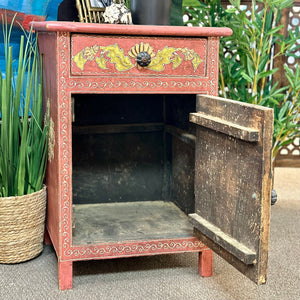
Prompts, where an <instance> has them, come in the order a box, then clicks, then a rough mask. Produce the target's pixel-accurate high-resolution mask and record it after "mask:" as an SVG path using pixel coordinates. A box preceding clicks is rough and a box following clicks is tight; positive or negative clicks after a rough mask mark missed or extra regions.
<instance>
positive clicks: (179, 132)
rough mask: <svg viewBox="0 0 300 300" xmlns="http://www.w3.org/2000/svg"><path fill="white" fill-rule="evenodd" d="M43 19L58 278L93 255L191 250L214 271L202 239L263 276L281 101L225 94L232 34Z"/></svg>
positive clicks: (202, 267)
mask: <svg viewBox="0 0 300 300" xmlns="http://www.w3.org/2000/svg"><path fill="white" fill-rule="evenodd" d="M33 27H34V29H35V30H36V31H38V41H39V49H40V52H41V54H43V58H44V85H45V89H44V90H45V101H49V102H50V103H51V131H50V133H51V134H50V146H49V165H48V170H47V186H48V210H47V231H48V233H49V236H50V239H51V242H52V243H53V245H54V248H55V251H56V254H57V257H58V278H59V286H60V288H61V289H68V288H72V264H73V262H74V261H79V260H88V259H110V258H117V257H130V256H143V255H156V254H164V253H180V252H190V251H193V252H199V254H200V255H199V272H200V274H201V275H202V276H211V275H212V251H211V250H210V249H209V248H207V246H205V245H204V244H203V243H202V241H203V242H204V243H205V244H206V245H208V246H209V247H210V248H211V249H213V250H215V251H217V252H218V253H220V254H221V255H222V256H223V257H224V258H225V259H227V260H228V261H229V262H230V263H233V264H235V265H236V266H237V267H238V268H239V269H240V270H241V271H242V272H244V273H246V275H247V276H248V277H250V278H251V279H252V280H254V281H256V282H258V283H262V282H264V281H265V275H266V267H267V248H268V232H269V230H268V217H269V215H268V214H269V213H268V211H269V208H270V204H269V202H270V201H269V198H268V197H269V196H270V180H271V173H270V172H271V171H270V147H271V135H272V134H271V131H272V111H271V110H268V109H262V108H259V107H252V106H248V105H246V104H240V103H237V102H232V101H227V100H224V99H221V98H216V97H213V96H216V95H217V90H218V43H219V37H220V36H222V35H223V36H224V35H229V34H231V32H230V30H229V29H226V28H187V27H166V26H136V25H104V24H101V25H100V24H81V23H69V22H35V23H34V24H33ZM197 94H202V96H196V95H197ZM190 113H191V114H190ZM189 118H190V122H189ZM244 154H246V156H245V155H244ZM245 157H246V158H245ZM251 173H252V174H253V176H250V175H249V174H251ZM188 214H189V215H190V217H189V218H190V222H189V221H188V218H187V215H188ZM220 214H221V216H220ZM240 223H243V226H241V225H238V224H240ZM193 228H194V230H193Z"/></svg>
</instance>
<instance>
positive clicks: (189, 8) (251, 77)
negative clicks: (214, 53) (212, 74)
mask: <svg viewBox="0 0 300 300" xmlns="http://www.w3.org/2000/svg"><path fill="white" fill-rule="evenodd" d="M229 2H230V7H229V8H225V7H224V6H222V3H221V1H220V0H203V1H198V0H183V5H185V6H184V8H183V13H184V14H185V15H186V16H188V20H187V21H186V23H189V25H192V26H215V27H221V26H224V27H230V28H231V29H232V30H233V34H232V36H229V37H224V38H222V39H221V41H220V64H219V70H220V73H219V86H220V96H223V97H225V98H230V99H234V100H239V101H243V102H248V103H253V104H258V105H263V106H267V107H271V108H273V109H274V135H273V151H272V160H273V163H274V161H275V158H276V155H277V153H278V151H279V150H280V148H281V147H282V146H284V145H286V144H289V143H291V142H292V141H293V140H294V139H295V138H296V137H299V136H300V95H299V93H300V65H299V54H297V53H299V51H298V50H297V49H298V48H299V47H300V46H299V44H298V45H297V41H299V39H300V34H299V27H298V28H296V29H295V30H289V31H288V35H287V36H284V35H282V34H281V33H280V31H281V29H282V28H283V26H284V25H282V24H280V17H281V12H282V10H283V9H285V8H288V7H290V6H292V5H293V1H292V0H264V1H262V0H260V1H259V0H257V1H255V0H252V5H251V10H249V11H247V9H246V6H245V5H243V4H242V3H241V1H240V0H229ZM258 4H259V5H258ZM275 46H276V51H275ZM283 56H285V57H288V56H292V57H294V58H295V59H296V65H295V70H294V71H293V70H291V69H290V68H289V67H288V66H287V64H285V65H284V74H282V76H285V77H286V79H287V80H288V82H289V85H288V86H279V83H278V81H276V80H275V79H274V78H275V77H274V75H275V74H276V73H277V72H280V71H279V69H278V68H275V67H274V63H275V62H276V60H277V59H279V58H280V57H283Z"/></svg>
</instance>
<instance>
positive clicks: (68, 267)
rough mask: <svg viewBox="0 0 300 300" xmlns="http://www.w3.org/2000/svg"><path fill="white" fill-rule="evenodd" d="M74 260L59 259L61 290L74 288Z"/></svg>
mask: <svg viewBox="0 0 300 300" xmlns="http://www.w3.org/2000/svg"><path fill="white" fill-rule="evenodd" d="M72 281H73V262H72V261H58V284H59V288H60V290H69V289H72Z"/></svg>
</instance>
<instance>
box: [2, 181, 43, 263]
mask: <svg viewBox="0 0 300 300" xmlns="http://www.w3.org/2000/svg"><path fill="white" fill-rule="evenodd" d="M45 215H46V186H44V187H43V188H42V189H41V190H40V191H38V192H35V193H32V194H29V195H24V196H16V197H2V198H1V197H0V263H6V264H11V263H19V262H23V261H26V260H29V259H32V258H34V257H36V256H37V255H39V254H40V253H41V252H42V250H43V240H44V228H45Z"/></svg>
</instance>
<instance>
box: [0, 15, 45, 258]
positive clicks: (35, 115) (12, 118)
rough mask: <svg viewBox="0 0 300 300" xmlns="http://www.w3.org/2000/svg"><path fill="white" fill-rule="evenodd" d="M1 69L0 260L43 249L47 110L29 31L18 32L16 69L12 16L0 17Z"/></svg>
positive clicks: (31, 35) (29, 254)
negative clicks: (0, 32) (1, 19)
mask: <svg viewBox="0 0 300 300" xmlns="http://www.w3.org/2000/svg"><path fill="white" fill-rule="evenodd" d="M2 26H3V45H4V57H5V62H4V65H5V68H4V70H1V75H0V118H1V123H0V263H17V262H22V261H26V260H29V259H31V258H33V257H35V256H37V255H38V254H39V253H40V252H41V251H42V249H43V237H44V223H45V210H46V187H45V186H44V185H43V180H44V177H45V169H46V163H47V147H48V131H49V130H48V129H49V126H48V124H49V114H48V113H47V114H45V116H44V114H43V108H42V106H43V103H42V97H43V91H42V86H43V84H42V62H41V60H40V58H39V55H38V49H37V44H36V42H35V38H34V35H33V33H32V32H31V31H30V32H29V33H28V32H27V33H26V32H25V31H24V35H22V36H21V38H20V44H19V45H20V48H19V56H18V63H17V66H16V70H15V68H14V59H13V47H12V46H11V41H10V40H11V36H12V30H13V26H14V20H13V21H12V23H11V25H10V26H8V25H7V20H6V19H5V21H4V22H2Z"/></svg>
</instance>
